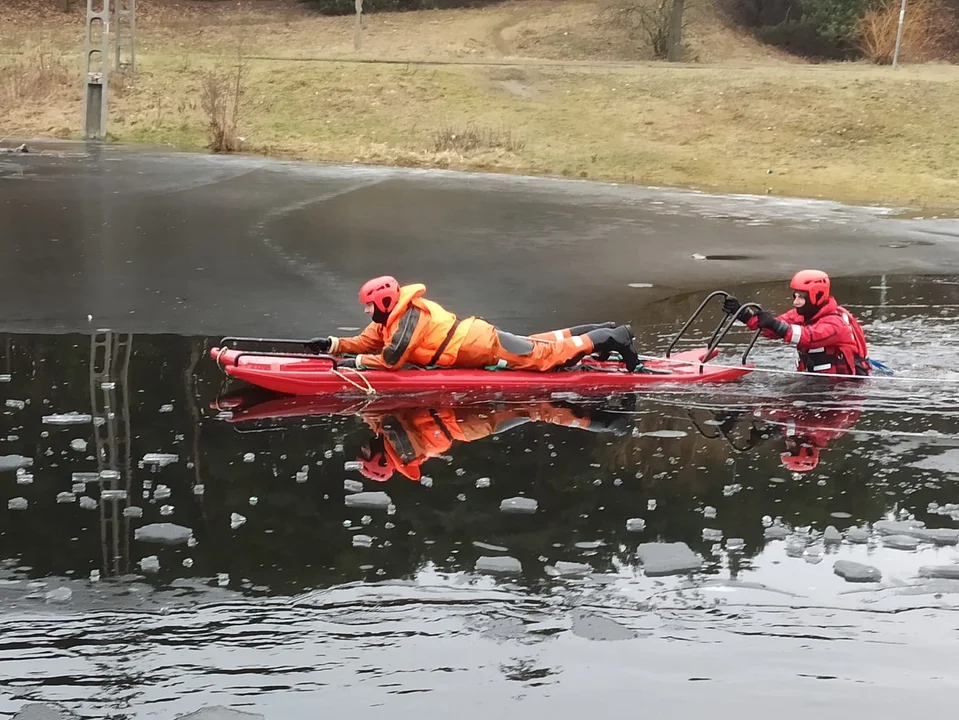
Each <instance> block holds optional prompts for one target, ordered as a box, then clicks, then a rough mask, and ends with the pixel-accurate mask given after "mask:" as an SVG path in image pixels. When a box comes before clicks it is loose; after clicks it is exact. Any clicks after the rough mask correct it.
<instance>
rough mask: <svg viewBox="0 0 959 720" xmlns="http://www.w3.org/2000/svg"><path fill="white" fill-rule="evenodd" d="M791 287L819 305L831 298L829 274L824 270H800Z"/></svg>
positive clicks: (815, 304) (813, 303)
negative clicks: (805, 294)
mask: <svg viewBox="0 0 959 720" xmlns="http://www.w3.org/2000/svg"><path fill="white" fill-rule="evenodd" d="M789 287H791V288H792V289H793V290H797V291H799V292H805V293H807V294H808V296H809V302H810V303H811V304H812V305H814V306H816V307H819V306H820V305H822V304H823V303H825V302H826V301H827V300H828V299H829V276H828V275H827V274H826V273H824V272H823V271H822V270H800V271H799V272H798V273H796V274H795V275H793V279H792V281H791V282H790V283H789Z"/></svg>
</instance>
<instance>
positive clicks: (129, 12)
mask: <svg viewBox="0 0 959 720" xmlns="http://www.w3.org/2000/svg"><path fill="white" fill-rule="evenodd" d="M113 1H114V3H115V6H114V7H115V9H114V17H115V18H116V23H115V27H114V36H115V38H116V59H115V65H114V69H115V70H116V71H117V72H127V71H129V72H131V73H135V72H136V69H137V0H113Z"/></svg>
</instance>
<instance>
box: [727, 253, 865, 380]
mask: <svg viewBox="0 0 959 720" xmlns="http://www.w3.org/2000/svg"><path fill="white" fill-rule="evenodd" d="M789 287H790V288H792V290H793V309H792V310H789V311H787V312H785V313H783V314H782V315H780V316H779V317H773V315H772V313H771V312H769V311H768V310H763V311H762V312H756V310H755V309H754V308H747V310H746V311H745V312H744V313H743V316H745V317H742V316H741V317H740V319H745V321H746V326H747V327H748V328H749V329H750V330H755V329H756V328H762V330H763V336H764V337H767V338H770V339H775V338H778V339H780V340H783V341H785V342H787V343H789V344H790V345H794V346H795V347H796V350H797V351H798V353H799V363H798V370H799V371H800V372H811V373H822V374H825V375H869V374H870V366H869V360H868V358H869V350H868V348H867V347H866V335H865V333H864V332H863V330H862V326H861V325H860V324H859V321H858V320H857V319H856V317H855V316H854V315H853V314H852V313H851V312H849V311H848V310H846V309H845V308H843V307H841V306H840V305H839V304H838V303H837V302H836V299H835V298H834V297H832V295H831V294H830V282H829V276H828V275H827V274H826V273H824V272H822V271H821V270H800V271H799V272H798V273H796V274H795V275H794V276H793V279H792V281H791V282H790V283H789ZM740 307H742V305H741V303H740V302H739V300H737V299H736V298H734V297H732V296H731V295H730V296H729V297H727V298H726V302H725V303H724V304H723V311H724V312H727V313H729V314H733V313H736V312H738V311H739V309H740Z"/></svg>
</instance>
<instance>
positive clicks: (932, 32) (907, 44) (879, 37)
mask: <svg viewBox="0 0 959 720" xmlns="http://www.w3.org/2000/svg"><path fill="white" fill-rule="evenodd" d="M899 10H900V3H899V2H896V1H895V0H888V1H887V2H886V3H884V4H883V5H880V6H879V7H876V8H874V9H872V10H870V11H869V12H867V13H866V15H865V17H864V18H863V19H862V21H861V22H860V24H859V35H860V41H859V45H860V49H861V50H862V52H863V54H864V55H865V56H866V57H867V58H869V59H870V60H872V61H873V62H875V63H878V64H881V65H888V64H890V63H891V62H892V59H893V55H894V54H895V50H896V36H897V35H898V32H899ZM957 32H959V27H956V20H955V16H953V15H952V13H951V12H950V11H949V10H948V9H947V8H946V7H945V5H944V4H943V2H942V0H911V2H910V3H909V10H908V12H907V13H906V15H905V17H904V19H903V23H902V43H901V45H900V48H899V59H900V60H901V61H902V62H926V61H928V60H931V59H934V58H937V57H942V56H943V54H944V52H945V51H946V43H947V42H948V41H949V39H950V38H951V37H955V35H956V33H957Z"/></svg>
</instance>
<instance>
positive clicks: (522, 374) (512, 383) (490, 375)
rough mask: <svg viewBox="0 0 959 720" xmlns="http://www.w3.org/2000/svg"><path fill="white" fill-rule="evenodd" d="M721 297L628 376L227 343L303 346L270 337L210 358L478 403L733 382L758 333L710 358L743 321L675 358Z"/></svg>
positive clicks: (315, 384) (596, 366)
mask: <svg viewBox="0 0 959 720" xmlns="http://www.w3.org/2000/svg"><path fill="white" fill-rule="evenodd" d="M717 296H723V297H724V298H725V297H726V293H725V292H723V291H716V292H714V293H711V294H710V295H709V296H708V297H707V298H706V299H705V300H704V301H703V302H702V304H701V305H700V306H699V308H698V309H697V310H696V312H695V313H694V314H693V316H692V317H690V319H689V320H688V321H687V322H686V325H684V326H683V328H682V329H681V330H680V331H679V333H678V334H677V335H676V337H675V338H674V339H673V341H672V343H670V345H669V347H668V348H667V350H666V354H665V357H663V358H659V359H656V360H647V361H645V362H644V363H643V364H642V367H641V368H640V369H637V370H636V371H635V372H628V371H627V370H626V368H625V366H624V365H623V363H622V362H619V361H612V360H611V361H605V362H601V361H599V360H598V359H597V358H595V357H588V358H585V359H584V360H583V361H582V362H580V363H579V364H577V365H576V366H574V367H572V368H569V369H564V370H556V371H552V372H532V371H525V370H483V369H475V370H473V369H459V368H430V369H414V368H411V369H401V370H355V369H352V368H336V367H335V359H334V358H333V357H331V356H329V355H313V354H308V353H285V352H255V351H252V350H241V349H236V348H228V347H227V346H226V345H227V343H229V342H247V343H264V344H269V345H273V346H276V345H282V344H298V345H300V346H302V345H303V341H302V340H277V339H268V338H224V339H223V341H221V342H222V344H221V346H219V347H214V348H212V349H211V350H210V356H211V357H212V358H213V359H214V360H215V361H216V362H217V363H218V365H219V366H220V367H221V368H222V370H223V372H225V373H226V374H227V375H228V376H230V377H233V378H236V379H238V380H242V381H244V382H246V383H249V384H251V385H255V386H257V387H261V388H265V389H267V390H272V391H274V392H278V393H283V394H286V395H335V396H341V397H342V396H353V397H356V396H361V397H362V396H369V395H421V394H428V395H430V396H431V397H436V396H437V395H456V394H468V395H469V396H470V397H472V398H475V399H480V398H496V399H499V398H520V397H521V398H529V399H533V398H549V397H553V396H555V395H556V393H573V394H575V395H578V396H582V397H590V396H593V397H595V396H604V395H610V394H615V393H622V392H629V391H631V390H636V389H638V388H641V387H644V386H648V385H653V384H655V385H662V384H667V383H723V382H731V381H733V380H737V379H739V378H741V377H743V376H745V375H748V374H749V373H750V372H752V370H753V367H754V366H753V365H747V364H746V356H747V355H748V354H749V350H750V349H751V348H752V346H753V343H755V341H756V337H757V336H758V333H757V336H754V337H753V341H752V342H751V343H750V345H749V347H748V348H747V349H746V352H745V353H743V357H742V363H741V364H740V365H736V366H732V365H730V366H716V365H710V364H709V361H710V360H712V359H713V358H715V357H716V356H717V355H718V354H719V353H718V350H717V346H718V345H719V343H720V341H721V340H722V338H723V336H724V335H725V334H726V332H727V331H728V330H729V328H730V327H731V326H732V324H733V322H734V320H735V319H736V316H731V315H727V316H724V318H723V319H722V320H721V321H720V324H719V325H718V326H717V327H716V329H715V330H714V331H713V334H712V337H711V338H710V341H709V343H708V344H707V346H706V347H702V348H697V349H695V350H686V351H684V352H679V353H674V354H671V351H672V349H673V347H674V346H675V345H676V342H677V341H678V340H679V338H680V337H681V336H682V334H683V333H684V332H685V331H686V329H687V328H688V327H689V326H690V325H691V324H692V322H693V320H694V319H695V318H696V316H698V315H699V313H700V312H701V311H702V309H703V308H704V307H705V305H706V303H708V302H709V300H711V299H712V298H713V297H717ZM744 307H748V305H745V306H744ZM741 312H742V310H740V313H741ZM738 314H739V313H737V316H738Z"/></svg>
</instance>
